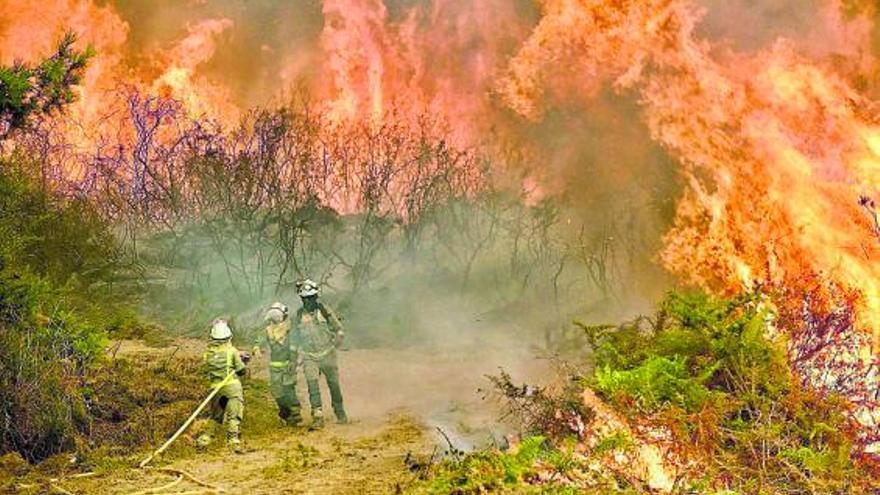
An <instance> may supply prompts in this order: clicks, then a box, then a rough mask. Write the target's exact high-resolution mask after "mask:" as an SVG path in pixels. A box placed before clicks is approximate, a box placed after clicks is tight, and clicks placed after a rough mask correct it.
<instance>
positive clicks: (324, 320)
mask: <svg viewBox="0 0 880 495" xmlns="http://www.w3.org/2000/svg"><path fill="white" fill-rule="evenodd" d="M297 289H298V292H299V296H300V298H301V299H302V303H303V305H302V307H301V308H300V309H299V310H297V312H296V316H295V317H294V319H293V338H294V341H295V342H296V343H297V346H298V347H299V350H300V352H301V353H302V356H303V372H304V374H305V376H306V384H307V385H308V388H309V404H310V405H311V407H312V427H313V428H320V427H322V426H324V410H323V407H322V404H321V390H320V387H319V385H318V378H319V377H320V375H324V377H325V378H326V380H327V388H329V389H330V400H331V403H332V406H333V413H334V414H335V415H336V421H337V422H338V423H347V422H348V416H346V414H345V408H344V407H343V404H342V390H341V388H340V387H339V365H338V364H337V359H336V349H337V347H339V346H340V345H341V344H342V339H343V337H344V335H345V334H344V332H343V330H342V323H341V322H340V321H339V318H337V316H336V314H334V313H333V310H331V309H330V308H329V307H328V306H327V305H325V304H323V303H321V302H319V301H318V292H319V290H318V284H317V283H315V282H313V281H311V280H304V281H302V282H298V283H297Z"/></svg>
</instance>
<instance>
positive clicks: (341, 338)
mask: <svg viewBox="0 0 880 495" xmlns="http://www.w3.org/2000/svg"><path fill="white" fill-rule="evenodd" d="M344 340H345V332H343V331H342V330H340V331H338V332H336V338H334V339H333V344H334V345H335V346H336V348H337V349H338V348H340V347H342V342H343V341H344Z"/></svg>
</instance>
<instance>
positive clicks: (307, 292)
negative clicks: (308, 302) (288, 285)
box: [296, 278, 319, 297]
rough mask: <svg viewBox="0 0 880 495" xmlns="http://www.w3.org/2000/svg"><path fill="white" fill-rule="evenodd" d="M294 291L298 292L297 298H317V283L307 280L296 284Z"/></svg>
mask: <svg viewBox="0 0 880 495" xmlns="http://www.w3.org/2000/svg"><path fill="white" fill-rule="evenodd" d="M296 289H297V292H299V297H310V296H317V295H318V291H319V289H318V284H317V282H315V281H313V280H311V279H308V278H307V279H305V280H303V281H301V282H297V283H296Z"/></svg>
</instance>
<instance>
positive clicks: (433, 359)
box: [64, 340, 548, 494]
mask: <svg viewBox="0 0 880 495" xmlns="http://www.w3.org/2000/svg"><path fill="white" fill-rule="evenodd" d="M203 345H204V344H203V343H202V342H198V341H191V340H183V341H178V342H175V343H174V344H173V345H171V346H169V347H164V348H151V347H147V346H145V345H144V344H142V343H140V342H123V343H122V345H121V346H120V347H119V349H118V352H119V353H120V355H126V354H131V353H140V354H149V355H155V357H156V359H165V358H167V357H168V356H171V355H172V353H173V354H174V355H175V356H181V355H199V354H200V353H201V352H202V349H203ZM476 348H477V349H480V347H476ZM265 365H266V363H265V362H257V363H253V366H252V368H253V369H254V370H255V371H256V373H255V376H253V377H252V378H251V380H250V383H248V384H246V392H245V393H246V401H247V405H246V412H245V421H244V423H243V428H242V435H243V438H244V440H245V442H246V445H247V450H248V451H247V452H246V453H245V454H242V455H232V454H228V453H227V452H226V451H225V448H223V446H222V445H219V442H218V445H215V446H212V448H211V449H210V450H209V451H208V452H206V453H202V454H199V453H196V452H195V450H194V449H193V448H192V439H191V438H190V437H187V436H184V437H182V438H181V440H180V442H179V443H180V445H176V446H175V447H174V448H173V449H171V451H170V452H169V454H168V455H167V456H166V457H165V458H164V459H162V460H160V461H159V462H157V466H164V467H169V468H173V469H180V470H185V471H187V472H189V473H191V474H192V475H194V476H195V477H196V478H199V479H201V480H203V481H205V482H208V483H211V484H214V485H217V486H221V487H223V488H224V489H226V491H227V492H229V493H248V494H258V493H315V494H331V493H332V494H336V493H340V494H344V493H360V494H368V493H369V494H372V493H395V492H398V491H399V490H403V491H405V489H406V486H407V485H408V484H409V483H411V481H412V480H413V478H414V474H413V473H412V472H411V471H410V470H409V469H408V468H407V466H406V464H405V462H404V459H405V458H406V456H407V454H412V455H415V456H417V457H419V458H423V459H427V458H429V457H430V456H431V454H432V452H434V451H435V450H442V448H444V447H445V445H444V444H445V440H443V439H442V438H441V437H440V435H439V433H438V432H437V428H438V427H440V428H442V429H443V431H444V432H445V433H446V434H447V435H448V436H449V437H450V438H451V439H452V441H453V443H455V444H456V447H457V448H461V449H469V448H475V447H479V446H482V445H485V444H488V443H490V442H492V441H493V439H494V438H499V437H501V436H503V434H504V433H505V428H504V427H503V426H501V425H499V424H498V423H497V421H496V418H497V410H496V409H495V408H494V407H493V405H492V404H491V403H488V402H486V401H484V400H482V395H481V394H480V393H478V389H479V388H482V387H486V386H487V381H486V380H485V377H484V376H485V374H488V373H495V372H497V371H498V368H499V367H504V368H505V369H506V370H508V371H511V372H512V373H513V374H514V376H517V377H521V378H522V379H531V378H534V377H538V376H543V377H545V378H546V377H547V376H548V370H547V364H546V362H544V361H541V360H538V359H535V358H534V357H533V353H531V352H527V351H523V350H513V349H493V352H492V353H486V352H471V353H468V354H463V353H462V352H461V351H453V350H451V349H450V350H446V351H444V350H442V349H430V350H429V349H406V350H387V349H369V350H352V351H345V352H342V353H340V368H341V369H340V372H341V377H342V378H341V381H342V386H343V393H344V394H345V399H346V408H347V410H348V411H349V414H350V416H351V418H352V420H353V421H352V423H351V424H348V425H336V424H332V422H330V424H328V426H327V427H326V428H324V429H323V430H319V431H309V430H308V429H307V428H297V429H291V428H286V427H281V426H280V425H279V423H278V421H277V419H276V417H275V406H274V403H273V402H272V400H271V396H270V395H269V393H268V387H267V386H266V383H265V380H266V374H267V373H266V370H265ZM300 382H302V379H301V377H300ZM302 385H303V384H302V383H299V386H298V389H299V395H300V397H301V399H303V400H304V399H305V391H304V390H303V387H302ZM323 392H324V393H325V401H326V402H328V403H329V398H328V397H326V390H323ZM304 403H307V402H304ZM181 420H183V418H181ZM134 457H135V456H133V458H134ZM127 462H128V464H133V463H132V462H130V461H127ZM174 480H175V476H173V475H171V474H169V473H165V472H157V471H142V470H135V469H130V468H119V467H118V466H117V467H115V468H112V469H107V470H104V471H99V474H98V475H96V476H93V477H89V478H83V479H71V480H64V488H65V489H67V490H69V491H71V492H73V493H77V494H79V493H95V494H131V493H136V492H138V491H143V490H148V489H150V488H156V487H160V486H162V485H164V484H166V483H169V482H173V481H174ZM198 489H199V486H198V484H196V483H193V482H192V481H189V480H183V481H181V482H180V483H177V484H175V485H173V486H172V487H171V488H169V489H167V490H164V491H162V492H161V493H175V492H196V491H197V490H198Z"/></svg>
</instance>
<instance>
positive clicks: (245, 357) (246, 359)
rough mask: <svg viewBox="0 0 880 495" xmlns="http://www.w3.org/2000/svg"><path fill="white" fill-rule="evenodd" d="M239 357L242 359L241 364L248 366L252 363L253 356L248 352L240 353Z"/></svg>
mask: <svg viewBox="0 0 880 495" xmlns="http://www.w3.org/2000/svg"><path fill="white" fill-rule="evenodd" d="M238 355H239V356H240V357H241V362H242V363H244V364H248V363H249V362H250V361H251V355H250V354H249V353H247V352H239V353H238Z"/></svg>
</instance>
